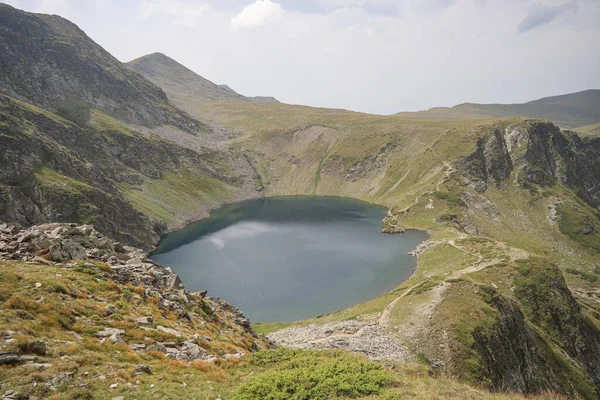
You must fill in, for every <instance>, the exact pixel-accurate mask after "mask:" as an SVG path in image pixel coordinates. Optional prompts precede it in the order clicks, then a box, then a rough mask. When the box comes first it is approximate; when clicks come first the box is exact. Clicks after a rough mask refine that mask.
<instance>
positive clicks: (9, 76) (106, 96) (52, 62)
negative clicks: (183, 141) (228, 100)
mask: <svg viewBox="0 0 600 400" xmlns="http://www.w3.org/2000/svg"><path fill="white" fill-rule="evenodd" d="M0 26H1V27H2V29H0V48H1V49H2V51H0V92H2V93H4V94H7V95H9V96H11V97H15V98H17V99H20V100H23V101H26V102H28V103H31V104H34V105H37V106H40V107H43V108H45V109H47V110H49V111H52V112H55V113H58V114H60V115H63V116H65V117H66V118H68V119H71V120H74V121H75V122H77V123H81V122H85V121H86V120H87V118H88V117H89V114H88V109H89V108H90V107H91V108H96V109H99V110H102V111H104V112H105V113H107V114H109V115H111V116H113V117H115V118H118V119H121V120H123V121H126V122H128V123H132V124H137V125H143V126H146V127H150V128H153V127H157V126H160V125H164V124H171V125H174V126H177V127H178V128H179V129H182V130H184V131H186V132H188V133H192V134H195V133H196V132H198V130H199V129H203V126H201V124H200V123H199V122H198V121H195V120H193V119H192V118H190V117H189V116H188V115H187V114H185V113H184V112H182V111H180V110H178V109H176V108H175V107H173V106H172V105H170V104H169V102H168V100H167V96H166V95H165V93H164V92H163V91H162V89H160V88H159V87H157V86H155V85H154V84H152V83H150V82H149V81H148V80H146V79H145V78H143V77H142V76H140V75H139V74H137V73H135V72H133V71H132V70H130V69H128V68H126V67H125V66H123V65H122V64H121V63H120V62H119V61H118V60H117V59H115V58H114V57H113V56H111V55H110V54H109V53H108V52H106V51H105V50H104V49H103V48H102V47H100V46H99V45H97V44H96V43H94V42H93V41H92V40H91V39H90V38H89V37H88V36H87V35H86V34H85V33H84V32H83V31H81V30H80V29H79V28H78V27H77V26H76V25H75V24H73V23H72V22H70V21H67V20H65V19H63V18H61V17H59V16H56V15H44V14H31V13H26V12H23V11H19V10H16V9H14V8H12V7H10V6H8V5H4V4H0Z"/></svg>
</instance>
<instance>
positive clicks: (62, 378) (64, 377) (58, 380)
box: [46, 372, 75, 387]
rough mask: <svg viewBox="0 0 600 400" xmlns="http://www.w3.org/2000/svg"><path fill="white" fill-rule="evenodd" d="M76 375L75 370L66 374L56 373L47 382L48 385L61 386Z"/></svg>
mask: <svg viewBox="0 0 600 400" xmlns="http://www.w3.org/2000/svg"><path fill="white" fill-rule="evenodd" d="M74 375H75V372H68V373H64V374H56V375H54V377H53V378H52V379H51V380H49V381H48V382H46V386H54V387H56V386H61V385H64V384H66V383H69V382H71V381H72V380H73V376H74Z"/></svg>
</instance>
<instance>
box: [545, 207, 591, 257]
mask: <svg viewBox="0 0 600 400" xmlns="http://www.w3.org/2000/svg"><path fill="white" fill-rule="evenodd" d="M586 208H587V207H586ZM588 209H589V208H588ZM556 210H557V212H558V215H559V217H560V219H559V224H558V227H559V229H560V231H561V232H562V233H564V234H565V235H567V236H569V237H570V238H571V239H573V240H575V241H576V242H579V243H580V244H582V245H583V246H585V247H589V248H592V249H594V250H596V251H600V231H599V230H598V227H597V224H600V219H599V218H598V216H597V215H595V214H592V213H591V212H590V211H588V210H586V209H584V208H582V207H580V206H577V205H575V204H559V205H558V206H557V207H556Z"/></svg>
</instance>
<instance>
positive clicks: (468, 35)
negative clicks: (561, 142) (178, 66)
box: [0, 0, 600, 114]
mask: <svg viewBox="0 0 600 400" xmlns="http://www.w3.org/2000/svg"><path fill="white" fill-rule="evenodd" d="M0 1H6V0H0ZM6 2H8V3H9V4H11V5H13V6H15V7H18V8H22V9H25V10H27V11H35V12H43V13H53V14H59V15H62V16H64V17H66V18H68V19H70V20H72V21H73V22H75V23H76V24H78V25H79V27H80V28H82V29H83V30H85V31H86V32H87V33H88V35H89V36H91V38H92V39H94V40H95V41H96V42H98V43H99V44H100V45H102V46H103V47H104V48H105V49H106V50H108V51H109V52H111V53H112V54H113V55H115V56H116V57H117V58H118V59H120V60H122V61H129V60H131V59H134V58H137V57H139V56H142V55H145V54H148V53H153V52H162V53H165V54H167V55H168V56H170V57H172V58H174V59H175V60H177V61H179V62H181V63H182V64H184V65H186V66H187V67H189V68H191V69H192V70H194V71H196V72H197V73H199V74H200V75H202V76H204V77H205V78H207V79H210V80H212V81H214V82H215V83H226V84H228V85H229V86H231V87H232V88H233V89H234V90H236V91H238V92H240V93H242V94H245V95H272V96H275V97H277V98H278V99H279V100H280V101H283V102H286V103H294V104H307V105H313V106H322V107H335V108H346V109H351V110H357V111H364V112H373V113H380V114H389V113H394V112H397V111H413V110H420V109H427V108H430V107H434V106H451V105H455V104H459V103H462V102H479V103H492V102H497V103H511V102H524V101H528V100H533V99H536V98H540V97H544V96H549V95H555V94H563V93H569V92H575V91H580V90H585V89H590V88H596V89H598V88H600V72H599V71H600V23H599V22H598V21H600V0H8V1H6Z"/></svg>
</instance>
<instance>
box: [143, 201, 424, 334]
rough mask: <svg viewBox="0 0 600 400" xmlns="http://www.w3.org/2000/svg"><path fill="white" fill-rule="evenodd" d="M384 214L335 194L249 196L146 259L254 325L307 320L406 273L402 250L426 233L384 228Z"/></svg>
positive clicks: (382, 289)
mask: <svg viewBox="0 0 600 400" xmlns="http://www.w3.org/2000/svg"><path fill="white" fill-rule="evenodd" d="M385 213H386V209H385V208H384V207H380V206H375V205H372V204H368V203H364V202H361V201H357V200H352V199H346V198H338V197H314V196H310V197H309V196H306V197H305V196H290V197H274V198H267V199H259V200H250V201H245V202H241V203H236V204H232V205H228V206H224V207H222V208H220V209H218V210H215V211H213V212H212V213H211V215H210V217H209V218H207V219H205V220H202V221H199V222H196V223H193V224H191V225H189V226H187V227H186V228H184V229H181V230H179V231H176V232H173V233H170V234H168V235H166V236H165V237H164V239H163V240H162V242H161V243H160V245H159V247H158V248H157V249H156V250H155V252H154V253H153V254H152V258H153V259H154V261H155V262H157V263H159V264H161V265H164V266H168V267H171V268H173V270H174V271H175V272H176V273H178V274H179V275H180V276H181V279H182V280H183V282H184V284H185V286H186V288H188V289H189V290H192V291H196V290H202V289H207V290H208V292H209V295H211V296H216V297H220V298H222V299H224V300H226V301H228V302H230V303H232V304H235V305H236V306H238V307H239V308H240V309H241V310H242V311H243V312H244V314H245V315H246V316H247V317H248V318H250V320H251V321H252V322H267V321H293V320H299V319H305V318H310V317H315V316H317V315H320V314H324V313H328V312H332V311H336V310H339V309H343V308H347V307H349V306H352V305H354V304H357V303H361V302H364V301H367V300H370V299H372V298H374V297H377V296H379V295H381V294H383V293H386V292H388V291H390V290H392V289H394V288H395V287H396V286H398V285H399V284H400V283H402V282H403V281H404V280H406V279H408V277H409V276H410V275H411V274H412V272H413V271H414V268H415V259H414V258H413V257H411V256H409V255H408V254H407V253H408V251H410V250H411V249H414V248H415V247H416V246H417V245H418V244H419V243H420V242H422V241H423V240H425V239H427V234H426V233H425V232H421V231H408V232H406V233H404V234H401V235H388V234H383V233H381V232H380V229H381V220H382V219H383V217H384V216H385Z"/></svg>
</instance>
